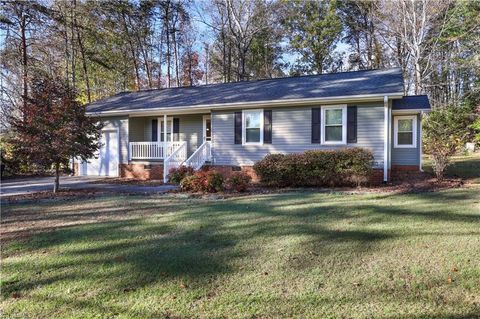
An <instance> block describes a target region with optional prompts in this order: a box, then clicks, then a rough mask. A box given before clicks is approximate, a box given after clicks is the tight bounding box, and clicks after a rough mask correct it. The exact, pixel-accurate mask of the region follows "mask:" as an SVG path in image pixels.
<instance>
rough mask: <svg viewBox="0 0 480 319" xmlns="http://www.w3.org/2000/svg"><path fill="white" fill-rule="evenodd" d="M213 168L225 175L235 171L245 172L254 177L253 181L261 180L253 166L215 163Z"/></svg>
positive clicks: (227, 175)
mask: <svg viewBox="0 0 480 319" xmlns="http://www.w3.org/2000/svg"><path fill="white" fill-rule="evenodd" d="M211 168H213V169H215V170H217V171H218V172H220V173H221V174H222V175H223V176H225V177H229V176H231V175H232V174H233V173H235V172H244V173H245V174H247V175H249V176H250V177H251V178H252V182H254V183H256V182H259V181H260V179H259V178H258V176H257V174H255V171H254V170H253V166H228V165H213V166H211Z"/></svg>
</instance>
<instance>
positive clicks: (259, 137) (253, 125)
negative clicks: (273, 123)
mask: <svg viewBox="0 0 480 319" xmlns="http://www.w3.org/2000/svg"><path fill="white" fill-rule="evenodd" d="M242 115H243V119H242V129H243V132H242V136H243V144H263V110H244V111H243V112H242Z"/></svg>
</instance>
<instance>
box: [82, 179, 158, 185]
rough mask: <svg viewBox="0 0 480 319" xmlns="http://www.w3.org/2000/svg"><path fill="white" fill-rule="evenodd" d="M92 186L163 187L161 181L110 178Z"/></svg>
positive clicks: (96, 182)
mask: <svg viewBox="0 0 480 319" xmlns="http://www.w3.org/2000/svg"><path fill="white" fill-rule="evenodd" d="M91 184H118V185H135V186H161V185H163V184H164V183H163V181H161V180H141V179H135V178H108V179H103V180H98V181H94V182H91Z"/></svg>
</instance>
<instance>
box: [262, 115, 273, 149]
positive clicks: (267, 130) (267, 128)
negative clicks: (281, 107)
mask: <svg viewBox="0 0 480 319" xmlns="http://www.w3.org/2000/svg"><path fill="white" fill-rule="evenodd" d="M263 143H265V144H272V110H265V111H263Z"/></svg>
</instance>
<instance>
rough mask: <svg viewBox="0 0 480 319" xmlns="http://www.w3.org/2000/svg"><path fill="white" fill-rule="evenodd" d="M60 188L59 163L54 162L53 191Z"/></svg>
mask: <svg viewBox="0 0 480 319" xmlns="http://www.w3.org/2000/svg"><path fill="white" fill-rule="evenodd" d="M59 189H60V163H55V182H54V184H53V192H54V193H56V192H58V190H59Z"/></svg>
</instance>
